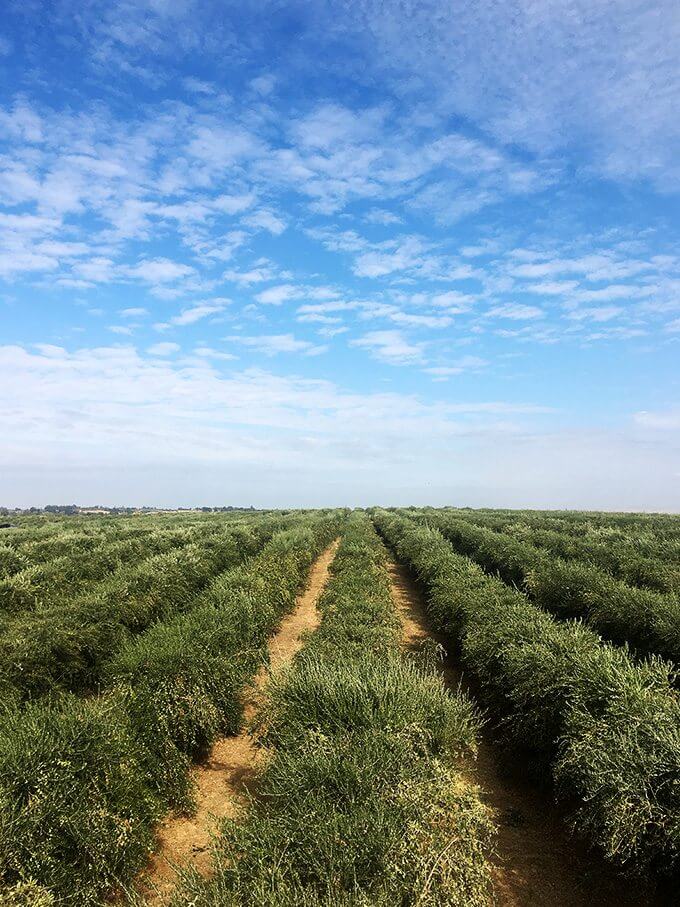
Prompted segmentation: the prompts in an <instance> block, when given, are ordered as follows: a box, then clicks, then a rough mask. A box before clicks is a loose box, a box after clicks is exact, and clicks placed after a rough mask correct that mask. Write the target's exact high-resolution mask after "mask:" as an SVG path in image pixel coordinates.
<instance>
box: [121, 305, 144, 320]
mask: <svg viewBox="0 0 680 907" xmlns="http://www.w3.org/2000/svg"><path fill="white" fill-rule="evenodd" d="M118 314H119V315H120V316H121V317H123V318H143V317H144V316H145V315H148V314H149V312H148V310H147V309H144V308H141V307H133V308H129V309H120V311H119V312H118Z"/></svg>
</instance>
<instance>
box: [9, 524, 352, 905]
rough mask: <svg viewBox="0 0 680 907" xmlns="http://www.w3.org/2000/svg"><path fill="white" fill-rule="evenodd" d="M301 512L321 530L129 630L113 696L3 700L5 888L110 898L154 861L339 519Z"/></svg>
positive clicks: (112, 671)
mask: <svg viewBox="0 0 680 907" xmlns="http://www.w3.org/2000/svg"><path fill="white" fill-rule="evenodd" d="M291 523H292V524H293V525H299V524H304V523H307V525H308V526H310V527H312V528H311V529H308V528H302V527H301V528H296V529H293V530H288V531H283V532H279V533H277V534H276V535H275V536H274V538H273V539H272V540H271V541H270V543H269V544H268V545H267V546H265V548H264V549H263V550H262V552H261V554H260V555H259V556H255V557H252V558H251V559H250V560H249V561H248V562H247V563H244V564H243V566H242V567H239V568H237V569H234V570H231V571H227V572H225V573H223V574H221V575H220V576H218V577H217V578H216V579H215V580H214V581H213V582H212V583H211V584H210V585H208V586H207V587H206V588H205V591H204V593H203V595H202V596H201V597H200V600H199V601H197V603H196V607H195V609H194V610H192V611H189V612H187V613H186V614H182V615H180V616H177V617H175V618H173V619H172V620H170V621H167V622H160V623H157V624H155V625H154V626H153V627H151V628H150V629H149V630H148V631H147V632H146V633H143V634H141V635H140V636H138V637H137V638H136V639H130V640H129V641H128V642H127V643H126V644H125V645H124V646H123V648H122V649H121V650H120V651H119V653H118V655H117V656H116V657H115V659H113V660H111V661H110V662H108V663H107V664H106V665H105V673H106V680H107V682H108V683H109V684H110V691H109V692H107V693H106V694H103V695H100V696H99V697H91V698H88V699H79V698H77V697H76V696H73V695H70V694H62V695H60V696H55V697H52V698H43V699H40V700H37V701H35V702H28V703H25V704H23V705H20V704H19V703H18V702H17V701H12V700H11V699H9V700H8V702H7V703H6V704H5V705H4V707H3V713H2V715H1V716H0V719H1V720H0V885H2V884H4V885H5V892H12V895H11V896H12V897H15V896H16V897H19V894H18V892H21V891H22V889H19V888H16V884H17V883H19V882H21V883H26V885H28V883H32V884H33V887H34V888H35V891H36V892H38V894H39V895H40V896H41V897H42V892H43V890H44V891H48V892H50V893H51V894H52V895H54V897H55V903H59V904H63V905H69V907H89V905H91V904H94V903H100V902H101V901H102V899H103V898H104V896H105V895H106V893H107V892H108V891H110V889H111V888H112V887H113V886H115V885H116V884H117V883H119V882H126V881H128V880H129V879H130V877H131V876H132V874H133V873H134V872H135V871H136V870H138V869H139V868H141V866H142V865H143V864H144V862H145V860H146V855H147V853H148V850H149V847H150V845H151V840H152V830H153V824H154V822H155V821H156V820H157V819H158V818H159V817H160V815H162V814H163V813H164V812H165V811H166V810H167V809H168V806H169V805H174V806H175V807H177V808H180V809H183V810H189V809H190V808H191V805H192V790H191V785H190V782H189V778H188V775H187V769H188V767H189V765H190V762H191V757H192V756H194V755H195V754H196V753H197V751H199V750H200V748H201V747H202V746H207V745H209V744H210V743H211V742H212V741H213V740H214V739H215V738H216V737H217V736H219V735H220V734H223V733H228V732H230V731H233V730H236V729H237V728H238V726H239V724H240V721H241V706H240V703H239V697H240V692H241V688H242V685H243V683H244V682H246V680H248V679H249V678H250V677H251V676H252V674H253V672H254V671H255V670H256V668H257V666H258V665H259V664H260V663H261V662H262V659H263V657H264V641H265V639H266V636H267V634H268V633H270V632H271V631H272V630H273V629H274V626H275V624H276V622H277V621H278V620H279V618H280V617H281V615H282V613H283V612H284V611H285V610H286V609H287V608H289V607H291V606H292V603H293V601H294V597H295V593H296V591H297V589H298V588H299V587H300V585H302V583H303V582H304V580H305V577H306V575H307V570H308V567H309V565H310V563H311V561H312V560H313V558H314V556H315V555H316V554H317V553H318V552H319V551H320V550H321V548H322V547H323V546H324V545H326V544H328V542H329V541H330V539H331V538H332V537H333V534H334V533H336V532H337V526H338V520H337V519H334V518H333V517H328V516H327V517H317V518H309V517H305V518H304V519H302V518H298V517H294V518H291ZM268 531H270V530H268ZM204 585H205V584H204ZM10 702H11V704H10ZM13 886H14V887H13ZM35 886H38V887H35ZM25 891H27V892H28V891H32V889H31V888H30V886H29V887H28V888H25ZM5 896H6V897H9V896H10V894H9V893H7V894H6V895H5ZM21 896H23V894H22V895H21ZM31 896H32V895H31ZM37 896H38V895H36V897H37ZM26 897H28V894H27V895H26ZM10 903H11V902H10ZM18 903H21V901H19V902H18ZM29 903H30V902H29ZM39 903H40V901H39V900H38V901H37V902H36V904H39Z"/></svg>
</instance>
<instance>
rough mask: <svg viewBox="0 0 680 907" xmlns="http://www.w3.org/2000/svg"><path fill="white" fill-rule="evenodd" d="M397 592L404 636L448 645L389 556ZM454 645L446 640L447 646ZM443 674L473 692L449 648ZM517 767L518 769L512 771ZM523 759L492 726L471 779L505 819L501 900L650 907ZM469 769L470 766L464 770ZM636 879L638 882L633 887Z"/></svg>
mask: <svg viewBox="0 0 680 907" xmlns="http://www.w3.org/2000/svg"><path fill="white" fill-rule="evenodd" d="M389 570H390V576H391V581H392V597H393V600H394V603H395V606H396V608H397V611H398V613H399V615H400V617H401V620H402V627H403V632H402V643H403V645H404V648H406V649H413V650H415V649H417V648H418V646H419V645H420V644H421V643H422V641H423V640H424V639H426V638H428V637H430V638H432V639H434V640H435V641H437V642H440V643H442V644H444V643H445V640H444V639H440V638H439V636H437V634H434V633H431V632H430V630H429V629H428V622H427V617H426V609H425V603H424V600H423V597H422V595H421V593H420V590H419V589H418V587H417V585H416V583H415V582H414V580H413V578H412V577H411V575H410V573H409V572H408V570H407V569H406V568H405V567H403V566H401V565H400V564H397V563H395V562H393V561H390V567H389ZM446 647H447V646H445V648H446ZM442 674H443V677H444V680H445V682H446V685H447V686H448V687H449V688H453V689H458V687H459V686H460V687H461V688H462V689H463V690H465V691H466V692H470V690H469V689H468V684H467V683H466V681H465V678H464V677H463V675H462V672H461V670H460V668H459V667H458V665H457V664H456V663H455V661H454V659H453V658H452V657H451V656H449V655H447V656H446V657H445V659H444V663H443V665H442ZM513 769H516V771H513ZM520 771H521V766H511V765H510V766H508V765H507V760H505V761H503V762H502V763H501V759H500V752H499V746H498V745H497V744H495V743H494V741H493V738H492V735H491V734H490V732H489V730H488V729H487V730H486V732H484V733H483V734H482V739H481V740H480V745H479V750H478V753H477V759H476V760H475V762H474V763H473V764H472V766H471V767H470V769H468V780H469V781H470V782H472V783H474V784H476V785H478V786H479V787H480V788H482V797H483V799H484V800H485V801H486V803H487V804H488V805H489V806H490V807H491V808H492V809H493V810H494V812H495V820H496V823H497V825H498V836H497V841H496V855H495V859H494V883H495V888H496V897H497V902H498V904H500V905H502V907H586V905H592V904H593V903H595V904H597V905H598V907H614V905H616V907H633V905H635V907H643V905H647V904H650V903H651V902H649V901H648V900H646V899H645V898H644V896H642V895H641V893H640V892H639V891H634V890H631V885H630V883H624V882H622V881H621V880H619V879H618V878H612V877H611V874H610V873H606V872H604V873H603V872H602V871H601V869H600V867H599V863H598V866H597V867H593V865H592V864H593V861H592V859H591V860H588V858H587V855H586V854H585V853H584V852H583V850H582V848H580V846H579V845H578V844H577V843H576V842H575V841H574V840H573V839H572V838H570V837H569V835H568V833H567V831H566V829H565V826H564V822H563V820H562V818H561V815H560V813H559V811H558V809H557V807H555V806H554V805H553V803H552V802H551V801H550V794H549V793H548V794H546V793H544V792H541V791H540V790H539V789H538V788H536V786H534V785H532V784H531V783H530V782H529V781H525V780H523V779H522V778H521V777H517V775H519V773H520ZM463 774H464V775H465V767H464V769H463ZM634 887H635V886H632V888H633V889H634Z"/></svg>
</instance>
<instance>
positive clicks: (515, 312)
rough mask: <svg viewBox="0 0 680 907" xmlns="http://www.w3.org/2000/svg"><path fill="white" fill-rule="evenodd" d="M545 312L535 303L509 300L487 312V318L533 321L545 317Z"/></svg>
mask: <svg viewBox="0 0 680 907" xmlns="http://www.w3.org/2000/svg"><path fill="white" fill-rule="evenodd" d="M544 315H545V312H544V311H543V309H539V308H538V306H535V305H521V304H520V303H514V302H507V303H504V304H503V305H497V306H494V307H493V308H491V309H489V311H488V312H486V317H487V318H508V319H510V320H511V321H531V320H533V319H535V318H543V317H544Z"/></svg>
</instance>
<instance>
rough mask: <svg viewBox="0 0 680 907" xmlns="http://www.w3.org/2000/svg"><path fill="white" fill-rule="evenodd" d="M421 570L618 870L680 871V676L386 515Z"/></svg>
mask: <svg viewBox="0 0 680 907" xmlns="http://www.w3.org/2000/svg"><path fill="white" fill-rule="evenodd" d="M376 521H377V524H378V526H379V527H380V530H381V532H382V533H383V534H384V535H385V537H386V538H387V539H388V540H389V542H390V543H391V544H392V545H394V547H395V549H396V551H397V552H398V553H399V555H400V556H401V557H403V558H404V559H405V560H407V561H408V562H409V563H410V564H411V566H412V567H413V568H414V569H415V570H416V571H417V573H418V576H419V577H420V579H421V581H422V582H423V584H424V586H425V589H426V591H427V598H428V610H429V613H430V616H431V618H432V620H433V623H434V624H435V625H436V626H437V628H438V629H439V630H440V631H442V632H444V633H446V634H448V635H449V637H451V638H452V639H455V640H456V641H457V643H458V646H459V649H460V654H461V658H462V660H463V662H464V664H465V665H466V667H467V668H468V669H469V670H470V671H471V672H472V673H473V674H474V675H475V676H476V677H477V678H478V680H479V682H480V685H481V690H482V692H483V695H484V698H485V701H486V703H487V704H488V705H489V706H490V713H491V714H493V715H495V716H497V717H498V730H499V732H500V733H501V734H502V735H503V736H504V738H505V739H506V741H507V742H508V743H510V744H512V745H513V746H515V747H518V748H521V749H522V751H523V752H524V755H525V757H526V758H527V759H531V760H535V761H537V762H538V763H539V764H542V765H544V766H545V767H546V768H548V769H549V770H550V771H551V773H552V775H553V778H554V781H555V784H556V789H557V791H558V793H559V794H560V795H561V796H563V797H564V799H565V802H566V803H567V804H568V805H570V806H571V807H572V816H573V824H574V827H575V828H577V829H578V830H579V832H580V833H582V834H584V835H585V836H586V837H587V839H588V840H589V841H590V842H591V843H592V844H593V845H594V846H596V847H597V848H599V849H600V851H601V853H603V854H604V855H605V856H606V857H607V858H608V859H610V860H612V861H613V862H615V863H616V864H617V865H622V866H624V867H627V868H630V869H632V870H636V871H647V870H660V871H662V872H672V871H673V870H674V869H677V867H678V864H679V863H680V703H679V700H678V694H677V691H676V690H675V688H674V686H673V683H672V681H673V680H674V675H673V671H672V669H671V668H670V666H669V665H667V664H665V663H664V662H662V661H660V660H659V659H657V658H651V659H649V660H648V661H645V662H641V663H637V662H635V661H634V660H633V659H631V657H630V656H629V654H628V653H627V652H626V651H625V649H622V648H617V647H614V646H611V645H608V644H605V643H603V642H602V641H601V639H600V638H599V637H598V636H597V635H596V634H595V633H593V632H592V631H591V630H589V629H588V628H587V627H585V626H583V625H582V624H579V623H575V622H558V621H555V620H554V619H553V618H552V617H551V616H550V615H549V614H547V613H546V612H544V611H542V610H540V609H539V608H537V607H536V606H534V605H532V604H531V602H529V601H528V600H527V598H526V597H525V596H523V595H521V594H520V593H519V592H517V591H516V590H513V589H511V588H510V587H509V586H507V585H505V584H504V583H503V582H501V581H500V580H499V579H497V578H494V577H492V576H488V575H486V574H485V573H484V572H483V571H482V570H481V569H480V567H479V566H477V565H476V564H474V563H472V562H471V561H470V560H468V559H467V558H465V557H463V556H461V555H459V554H457V553H455V552H454V551H453V549H452V547H451V545H450V544H449V543H448V542H447V541H446V540H445V539H444V538H443V537H442V536H441V534H440V533H439V532H437V531H436V530H434V529H430V528H427V527H422V526H417V525H415V524H414V523H413V522H412V521H411V520H409V519H406V518H404V517H401V516H398V515H393V514H387V513H385V512H384V511H383V512H378V513H377V515H376Z"/></svg>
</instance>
